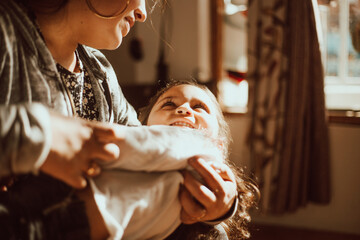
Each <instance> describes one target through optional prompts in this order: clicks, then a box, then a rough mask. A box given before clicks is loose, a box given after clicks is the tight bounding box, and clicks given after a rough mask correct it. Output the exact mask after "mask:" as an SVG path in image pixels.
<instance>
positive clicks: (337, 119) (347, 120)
mask: <svg viewBox="0 0 360 240" xmlns="http://www.w3.org/2000/svg"><path fill="white" fill-rule="evenodd" d="M223 113H224V116H248V113H247V112H230V111H226V110H224V111H223ZM328 117H329V123H330V124H346V125H358V126H360V111H356V112H355V111H348V110H328Z"/></svg>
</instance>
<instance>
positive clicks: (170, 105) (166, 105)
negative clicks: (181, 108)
mask: <svg viewBox="0 0 360 240" xmlns="http://www.w3.org/2000/svg"><path fill="white" fill-rule="evenodd" d="M175 106H176V105H175V103H174V102H173V101H171V100H169V101H166V102H165V103H164V104H163V105H162V106H161V108H164V107H175Z"/></svg>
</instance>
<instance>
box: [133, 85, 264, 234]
mask: <svg viewBox="0 0 360 240" xmlns="http://www.w3.org/2000/svg"><path fill="white" fill-rule="evenodd" d="M179 85H191V86H195V87H198V88H200V89H202V90H203V91H204V92H205V93H206V94H207V95H208V96H209V97H210V99H211V101H212V102H213V103H214V105H215V106H216V111H217V112H216V113H215V114H216V118H217V120H218V124H219V136H218V137H219V138H220V139H221V141H222V142H223V151H224V156H225V159H226V163H227V165H228V166H229V167H230V168H231V170H232V171H233V173H234V175H235V177H236V184H237V189H238V196H237V198H238V206H237V212H236V214H235V215H234V216H233V217H231V218H229V219H227V220H225V221H224V222H222V223H221V225H222V226H223V228H224V229H225V231H226V233H227V235H228V237H229V238H230V239H247V238H249V237H250V234H249V232H248V230H247V224H248V223H249V222H250V215H249V210H250V209H251V208H252V207H253V206H255V205H256V202H257V201H258V199H259V197H260V193H259V190H258V188H257V185H256V184H255V182H254V181H252V180H251V179H250V178H249V177H247V176H246V174H245V173H244V171H243V169H241V168H239V167H237V166H235V164H233V163H232V162H230V161H229V159H228V157H229V156H228V148H229V143H230V142H231V136H230V129H229V126H228V124H227V122H226V121H225V117H224V115H223V113H222V110H221V107H220V105H219V103H218V101H217V100H216V97H215V96H214V94H213V93H212V92H211V91H210V90H209V89H208V88H207V87H206V86H205V85H201V84H198V83H197V82H196V81H195V80H172V81H169V82H168V83H167V84H166V86H165V87H163V88H162V89H160V90H159V91H158V92H157V93H156V94H155V96H153V97H152V98H151V99H150V101H149V104H148V105H147V106H145V107H143V108H141V109H140V110H139V120H140V121H141V123H142V124H147V122H148V118H149V115H150V112H151V110H152V108H153V107H154V105H155V104H156V102H157V100H158V99H159V98H160V97H161V96H162V95H163V94H164V93H165V92H167V91H168V90H169V89H171V88H173V87H175V86H179ZM183 228H186V230H185V231H181V232H182V233H181V234H182V235H181V239H204V240H205V239H206V240H208V239H217V237H218V235H219V232H218V231H217V230H216V229H214V228H208V230H206V231H204V229H207V228H206V227H204V226H202V225H201V224H193V225H190V226H186V227H183ZM204 232H205V233H204ZM184 234H185V235H186V236H185V235H184ZM179 239H180V238H179Z"/></svg>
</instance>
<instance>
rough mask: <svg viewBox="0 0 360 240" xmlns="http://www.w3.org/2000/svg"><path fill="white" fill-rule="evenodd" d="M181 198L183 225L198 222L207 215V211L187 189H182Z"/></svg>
mask: <svg viewBox="0 0 360 240" xmlns="http://www.w3.org/2000/svg"><path fill="white" fill-rule="evenodd" d="M179 198H180V203H181V205H182V209H181V214H180V219H181V221H182V222H183V223H185V224H192V223H195V222H198V221H200V220H201V218H203V217H204V216H205V215H206V209H205V208H204V207H203V206H201V205H200V204H199V203H198V202H197V201H196V200H195V199H194V198H193V197H192V195H191V194H190V192H189V191H188V190H187V189H186V188H184V187H182V188H181V190H180V196H179Z"/></svg>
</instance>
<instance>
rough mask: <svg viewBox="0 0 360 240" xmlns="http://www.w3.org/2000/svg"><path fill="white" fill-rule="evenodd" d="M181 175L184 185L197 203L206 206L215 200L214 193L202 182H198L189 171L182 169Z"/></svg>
mask: <svg viewBox="0 0 360 240" xmlns="http://www.w3.org/2000/svg"><path fill="white" fill-rule="evenodd" d="M183 176H184V186H185V187H186V189H187V190H188V191H189V193H190V194H191V195H192V196H193V198H195V199H196V200H197V201H198V202H199V203H201V204H202V205H203V206H205V207H207V206H209V205H211V204H213V203H214V202H216V195H215V193H214V192H212V191H211V190H210V189H209V188H208V187H207V186H205V185H204V184H203V183H201V182H199V181H198V180H197V179H196V178H195V177H194V176H193V175H192V174H191V173H190V172H188V171H184V172H183ZM190 214H191V213H190Z"/></svg>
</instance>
